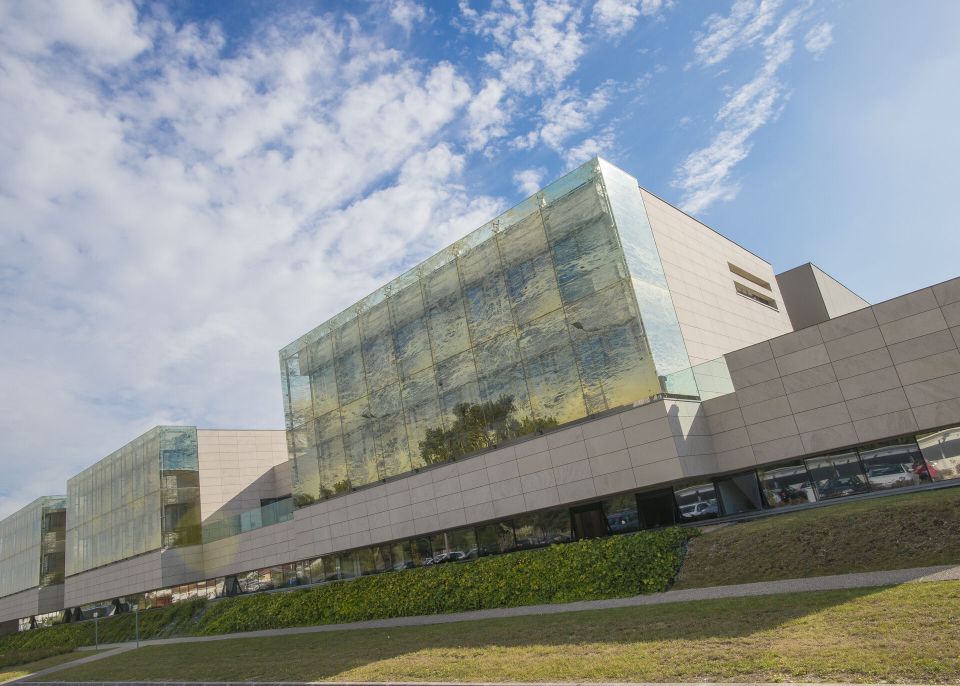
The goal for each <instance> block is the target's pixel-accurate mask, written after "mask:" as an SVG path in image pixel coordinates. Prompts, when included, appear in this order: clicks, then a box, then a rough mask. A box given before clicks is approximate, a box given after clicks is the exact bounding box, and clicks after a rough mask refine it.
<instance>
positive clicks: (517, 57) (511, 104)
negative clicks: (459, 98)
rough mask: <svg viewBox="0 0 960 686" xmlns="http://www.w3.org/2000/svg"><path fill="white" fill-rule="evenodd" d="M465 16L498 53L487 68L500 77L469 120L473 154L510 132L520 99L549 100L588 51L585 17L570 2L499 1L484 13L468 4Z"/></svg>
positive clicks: (490, 84) (484, 91)
mask: <svg viewBox="0 0 960 686" xmlns="http://www.w3.org/2000/svg"><path fill="white" fill-rule="evenodd" d="M460 9H461V15H462V16H463V17H464V19H465V21H466V24H467V27H468V29H469V30H470V31H472V32H474V33H475V34H477V35H479V36H481V37H485V38H488V39H489V40H490V41H491V42H492V44H493V49H492V50H490V51H489V52H488V53H486V55H484V58H483V61H484V63H485V64H486V65H487V66H488V67H489V68H490V69H492V70H493V72H494V73H495V74H496V77H495V78H491V79H488V80H487V82H486V83H485V85H484V87H483V89H482V90H481V92H480V96H479V98H478V99H477V100H478V102H476V104H472V105H471V108H470V113H469V117H468V126H469V128H470V133H469V137H470V140H471V144H472V146H473V149H480V148H483V147H484V146H486V145H487V144H488V143H489V142H490V141H491V140H494V139H497V138H502V137H503V136H506V135H507V133H508V129H507V127H506V126H505V122H506V121H508V120H510V119H511V118H512V117H513V115H514V114H515V106H516V103H515V100H516V98H520V97H529V96H531V95H539V96H543V95H548V94H550V93H552V92H554V91H555V90H556V89H558V88H559V87H561V85H562V84H563V82H564V81H565V80H566V79H567V78H568V77H569V76H570V75H571V74H572V73H573V72H574V71H575V70H576V68H577V66H578V65H579V60H580V58H581V57H582V56H583V54H584V52H585V50H586V48H585V46H584V42H583V37H582V34H581V29H580V23H581V21H582V16H581V13H580V11H579V9H578V8H577V7H576V6H575V5H574V4H572V3H571V2H568V1H567V0H536V1H535V2H534V3H533V4H532V6H531V7H528V5H527V4H526V3H523V2H521V0H494V2H493V3H492V5H491V7H490V9H489V10H487V11H486V12H483V13H480V12H477V11H476V10H474V9H472V8H471V7H470V6H469V5H468V4H467V3H466V2H465V1H464V0H461V4H460Z"/></svg>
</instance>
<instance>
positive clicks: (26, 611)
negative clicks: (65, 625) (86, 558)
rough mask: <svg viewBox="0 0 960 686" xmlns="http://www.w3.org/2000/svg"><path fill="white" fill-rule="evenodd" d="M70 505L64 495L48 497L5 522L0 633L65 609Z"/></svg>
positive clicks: (0, 546) (0, 540)
mask: <svg viewBox="0 0 960 686" xmlns="http://www.w3.org/2000/svg"><path fill="white" fill-rule="evenodd" d="M66 506H67V501H66V498H64V497H63V496H62V495H60V496H57V495H50V496H43V497H41V498H37V499H36V500H34V501H33V502H32V503H30V504H29V505H27V506H26V507H24V508H22V509H20V510H18V511H17V512H14V513H13V514H12V515H10V516H9V517H7V518H6V519H4V520H2V521H0V631H4V630H5V631H11V630H13V631H15V630H17V629H18V628H31V627H32V626H36V625H37V623H38V622H39V623H43V622H44V621H47V620H52V619H53V618H54V617H55V616H56V615H57V614H58V613H59V611H60V610H61V609H62V608H63V607H64V602H63V573H64V538H65V531H66V509H67V508H66ZM18 620H25V622H24V623H23V624H22V625H19V624H18Z"/></svg>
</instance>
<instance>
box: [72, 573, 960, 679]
mask: <svg viewBox="0 0 960 686" xmlns="http://www.w3.org/2000/svg"><path fill="white" fill-rule="evenodd" d="M957 617H960V582H940V583H924V584H906V585H902V586H897V587H890V588H881V589H860V590H849V591H828V592H814V593H798V594H792V595H778V596H766V597H760V598H745V599H734V600H711V601H700V602H693V603H682V604H679V603H678V604H670V605H658V606H649V607H638V608H625V609H617V610H604V611H592V612H577V613H566V614H561V615H548V616H540V617H518V618H511V619H503V620H485V621H478V622H460V623H454V624H444V625H436V626H426V627H412V628H404V629H382V630H365V631H348V632H344V631H341V632H331V633H325V634H304V635H297V636H286V637H279V638H270V639H253V638H248V639H231V640H224V641H215V642H209V643H192V644H181V645H169V646H153V647H146V648H141V649H140V650H136V651H129V652H127V653H123V654H120V655H117V656H116V657H111V658H106V659H104V660H100V661H98V662H95V663H91V664H89V665H83V666H79V667H76V668H74V669H68V670H65V671H63V672H60V673H58V674H57V679H58V680H69V681H101V680H103V681H114V680H117V681H119V680H128V681H132V680H157V681H159V680H171V681H185V680H192V681H227V680H254V681H266V680H270V681H314V680H337V681H343V680H356V681H386V680H396V681H437V680H453V681H467V680H471V681H476V680H483V681H673V682H677V681H702V680H720V681H739V682H770V681H788V680H789V681H832V682H837V681H854V682H864V681H869V682H879V681H887V682H912V683H919V682H926V683H960V622H958V621H957Z"/></svg>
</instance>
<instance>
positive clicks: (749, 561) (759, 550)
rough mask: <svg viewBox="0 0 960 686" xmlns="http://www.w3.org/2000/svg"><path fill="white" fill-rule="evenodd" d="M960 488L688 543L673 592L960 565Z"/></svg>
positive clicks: (753, 524) (727, 530)
mask: <svg viewBox="0 0 960 686" xmlns="http://www.w3.org/2000/svg"><path fill="white" fill-rule="evenodd" d="M958 531H960V488H947V489H942V490H937V491H927V492H922V493H908V494H904V495H897V496H888V497H885V498H876V499H869V500H860V501H856V502H851V503H842V504H836V505H832V506H830V507H822V508H816V509H812V510H803V511H799V512H793V513H788V514H782V515H777V516H774V517H769V518H765V519H759V520H754V521H750V522H743V523H740V524H731V525H729V526H724V527H719V528H717V529H714V530H712V531H707V532H705V533H704V535H703V536H700V537H699V538H695V539H693V540H691V541H690V543H689V547H688V550H687V555H686V558H685V559H684V562H683V567H682V568H681V570H680V574H679V576H678V578H677V581H676V584H675V585H674V588H698V587H703V586H720V585H724V584H739V583H748V582H752V581H770V580H774V579H791V578H797V577H807V576H822V575H827V574H845V573H848V572H869V571H877V570H884V569H903V568H907V567H924V566H927V565H941V564H954V563H960V536H958V535H957V532H958Z"/></svg>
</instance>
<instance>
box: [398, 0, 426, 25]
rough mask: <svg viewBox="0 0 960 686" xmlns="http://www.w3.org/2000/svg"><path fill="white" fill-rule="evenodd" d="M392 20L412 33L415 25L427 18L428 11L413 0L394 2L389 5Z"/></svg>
mask: <svg viewBox="0 0 960 686" xmlns="http://www.w3.org/2000/svg"><path fill="white" fill-rule="evenodd" d="M389 8H390V9H389V12H390V18H391V19H392V20H393V21H394V22H396V23H397V24H398V25H399V26H401V27H402V28H403V30H404V31H406V32H407V33H410V31H411V30H412V29H413V26H414V24H417V23H419V22H421V21H423V20H424V19H426V18H427V10H426V9H424V7H423V5H421V4H420V3H418V2H413V0H392V1H391V2H390V5H389Z"/></svg>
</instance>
